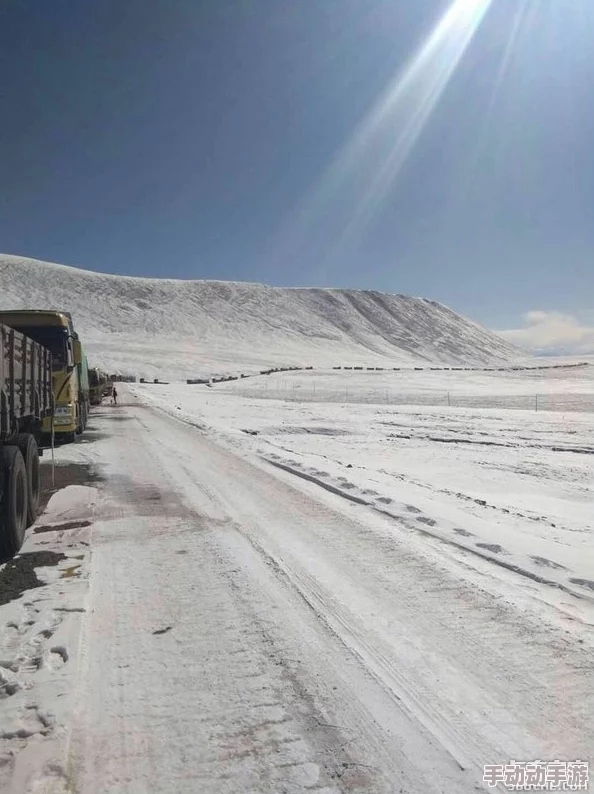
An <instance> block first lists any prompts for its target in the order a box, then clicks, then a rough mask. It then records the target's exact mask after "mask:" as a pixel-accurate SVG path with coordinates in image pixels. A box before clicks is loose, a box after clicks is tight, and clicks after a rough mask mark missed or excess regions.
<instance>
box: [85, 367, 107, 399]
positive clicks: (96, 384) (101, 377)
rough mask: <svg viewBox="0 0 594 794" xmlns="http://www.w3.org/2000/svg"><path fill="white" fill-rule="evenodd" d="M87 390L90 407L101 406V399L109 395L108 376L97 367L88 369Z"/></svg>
mask: <svg viewBox="0 0 594 794" xmlns="http://www.w3.org/2000/svg"><path fill="white" fill-rule="evenodd" d="M89 389H90V400H91V405H101V402H102V400H103V398H104V397H107V396H109V394H110V393H111V381H110V380H109V376H108V374H107V373H106V372H103V370H101V369H98V368H97V367H92V368H91V369H89Z"/></svg>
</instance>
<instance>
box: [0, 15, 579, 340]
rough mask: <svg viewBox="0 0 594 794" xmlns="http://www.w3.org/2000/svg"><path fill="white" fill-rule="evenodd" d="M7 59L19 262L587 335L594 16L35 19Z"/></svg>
mask: <svg viewBox="0 0 594 794" xmlns="http://www.w3.org/2000/svg"><path fill="white" fill-rule="evenodd" d="M448 12H449V15H448ZM440 22H441V26H440ZM432 35H433V38H431V36H432ZM436 36H437V38H436ZM0 61H1V63H0V66H1V71H0V75H1V76H0V95H1V97H2V100H1V101H2V108H3V112H2V124H0V157H1V163H0V164H1V173H2V181H1V185H2V193H3V196H2V199H3V202H2V212H1V213H0V250H2V251H3V252H5V253H15V254H22V255H25V256H33V257H36V258H39V259H46V260H51V261H57V262H62V263H65V264H72V265H76V266H80V267H85V268H89V269H94V270H100V271H104V272H112V273H124V274H130V275H146V276H167V277H180V278H220V279H233V280H248V281H263V282H267V283H271V284H277V285H290V286H292V285H312V286H344V287H357V288H369V289H380V290H386V291H391V292H404V293H411V294H415V295H422V296H425V297H429V298H433V299H436V300H440V301H443V302H444V303H447V304H449V305H450V306H452V307H453V308H454V309H456V310H458V311H461V312H463V313H465V314H467V315H469V316H471V317H473V318H475V319H476V320H478V321H480V322H483V323H485V324H488V325H491V326H492V327H496V328H508V329H509V328H520V327H521V326H522V324H523V323H524V322H526V323H527V328H528V332H529V331H530V329H531V328H532V329H534V328H535V327H537V328H538V327H541V326H542V325H543V323H544V325H546V324H547V320H546V318H547V317H549V316H550V318H551V319H552V321H554V323H555V327H558V326H559V323H560V320H559V318H560V317H564V318H569V322H570V325H571V324H573V325H575V324H576V323H577V326H578V328H582V326H583V327H587V328H589V325H592V324H594V321H593V320H592V310H593V309H594V306H593V305H592V297H591V296H592V294H594V157H593V155H592V152H593V151H594V149H593V146H594V144H593V142H594V102H592V86H594V3H593V2H592V0H493V2H492V3H491V4H489V2H488V0H457V2H456V3H452V2H445V0H444V1H443V2H442V1H441V0H414V2H412V1H411V0H292V1H290V0H175V1H174V2H173V1H172V2H166V0H126V2H125V3H124V2H121V0H101V2H96V0H51V2H47V0H20V2H14V3H4V4H3V6H2V9H1V10H0ZM535 312H540V314H538V315H537V314H535ZM528 313H531V314H528ZM524 315H526V316H525V317H524ZM535 317H538V318H539V319H538V320H535ZM543 318H545V319H543ZM588 324H589V325H588ZM549 330H550V328H549ZM574 331H575V328H574V329H573V331H572V333H573V332H574ZM524 333H526V331H524Z"/></svg>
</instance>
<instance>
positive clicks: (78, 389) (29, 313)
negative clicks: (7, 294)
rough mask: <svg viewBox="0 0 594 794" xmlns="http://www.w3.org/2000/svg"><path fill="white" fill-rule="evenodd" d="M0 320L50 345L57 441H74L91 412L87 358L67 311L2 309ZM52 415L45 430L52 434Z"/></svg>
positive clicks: (45, 421) (44, 426) (45, 420)
mask: <svg viewBox="0 0 594 794" xmlns="http://www.w3.org/2000/svg"><path fill="white" fill-rule="evenodd" d="M0 323H3V324H4V325H7V326H9V327H10V328H14V329H15V330H17V331H19V332H20V333H22V334H25V335H26V336H28V337H29V338H31V339H33V340H34V341H36V342H38V343H39V344H41V345H43V346H44V347H46V348H48V349H49V350H50V352H51V356H52V370H53V377H52V381H53V394H54V403H55V409H54V410H55V413H54V417H53V426H54V430H55V434H56V439H57V440H58V441H74V439H75V438H76V435H77V434H79V433H82V432H83V430H84V429H85V427H86V424H87V418H88V413H89V390H88V378H87V382H86V383H85V377H86V371H87V370H86V359H85V356H84V350H83V347H82V344H81V342H80V339H79V338H78V334H77V333H76V332H75V330H74V326H73V323H72V317H71V316H70V314H68V312H62V311H47V310H30V309H27V310H25V309H23V310H16V311H3V312H0ZM51 428H52V418H51V417H46V418H45V419H44V422H43V432H44V433H45V434H46V437H49V434H50V432H51Z"/></svg>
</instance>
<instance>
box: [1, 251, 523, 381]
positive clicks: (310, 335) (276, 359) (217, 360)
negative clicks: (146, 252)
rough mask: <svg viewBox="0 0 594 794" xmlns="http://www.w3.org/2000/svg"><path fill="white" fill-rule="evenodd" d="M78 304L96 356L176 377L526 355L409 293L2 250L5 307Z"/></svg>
mask: <svg viewBox="0 0 594 794" xmlns="http://www.w3.org/2000/svg"><path fill="white" fill-rule="evenodd" d="M45 307H48V308H60V309H64V310H67V311H70V312H71V313H72V315H73V318H74V322H75V325H76V326H77V328H78V329H79V331H80V333H81V337H83V338H84V340H85V343H86V346H87V348H88V351H89V358H90V359H92V361H93V363H94V364H96V365H99V366H103V367H105V368H107V369H109V370H110V371H114V372H126V371H129V372H134V373H135V374H137V375H139V376H145V377H153V376H157V375H160V376H165V377H170V378H175V377H186V376H192V375H200V374H204V373H210V372H213V371H225V370H238V369H239V370H243V371H246V372H247V371H250V370H253V369H255V368H258V367H261V366H268V365H278V366H280V365H282V364H286V365H309V364H311V365H315V366H332V365H334V364H336V365H338V364H354V365H357V364H362V365H367V364H375V365H380V364H384V365H387V364H388V363H394V364H397V365H398V364H402V365H406V364H409V365H410V364H415V363H419V362H425V363H427V362H435V363H446V364H484V363H489V362H493V361H496V360H509V359H510V358H518V357H519V356H521V355H522V354H521V352H520V351H519V350H518V349H517V348H515V347H513V346H512V345H510V344H508V343H507V342H505V341H504V340H503V339H501V338H500V337H498V336H496V335H495V334H493V333H491V332H490V331H488V330H486V329H485V328H482V327H480V326H478V325H476V324H475V323H473V322H471V321H469V320H467V319H465V318H463V317H460V316H459V315H457V314H455V313H454V312H453V311H451V310H450V309H448V308H447V307H445V306H443V305H441V304H438V303H435V302H433V301H429V300H425V299H423V298H411V297H408V296H405V295H390V294H386V293H380V292H371V291H356V290H341V289H286V288H279V287H268V286H264V285H261V284H246V283H234V282H223V281H179V280H171V279H148V278H132V277H129V276H112V275H106V274H102V273H93V272H89V271H85V270H78V269H76V268H71V267H66V266H64V265H57V264H52V263H48V262H41V261H39V260H35V259H27V258H23V257H16V256H9V255H2V254H0V308H1V309H8V308H45Z"/></svg>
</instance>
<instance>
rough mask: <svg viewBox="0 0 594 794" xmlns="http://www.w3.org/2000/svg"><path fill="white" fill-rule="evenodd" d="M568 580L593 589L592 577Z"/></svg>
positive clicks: (593, 581)
mask: <svg viewBox="0 0 594 794" xmlns="http://www.w3.org/2000/svg"><path fill="white" fill-rule="evenodd" d="M569 581H570V582H571V583H572V584H579V585H581V586H582V587H589V588H590V590H594V580H593V579H570V580H569Z"/></svg>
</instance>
